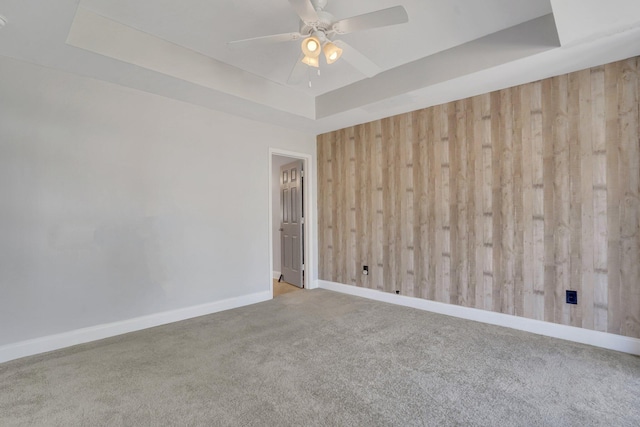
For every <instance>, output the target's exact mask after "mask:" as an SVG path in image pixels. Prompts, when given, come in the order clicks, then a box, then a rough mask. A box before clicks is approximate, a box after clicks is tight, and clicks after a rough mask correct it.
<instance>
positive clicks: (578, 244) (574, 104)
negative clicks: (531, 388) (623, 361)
mask: <svg viewBox="0 0 640 427" xmlns="http://www.w3.org/2000/svg"><path fill="white" fill-rule="evenodd" d="M568 79H569V81H568V94H567V115H568V116H567V120H568V130H567V138H568V140H567V144H568V155H569V177H568V179H569V183H568V184H569V192H570V197H569V203H570V204H569V229H568V233H569V240H570V247H569V267H568V270H569V274H570V278H569V288H570V289H572V290H575V291H577V292H578V295H579V296H580V297H579V298H578V304H577V305H568V304H564V306H565V307H566V308H567V309H568V310H569V316H568V317H569V318H568V319H565V324H568V325H571V326H577V327H580V326H582V311H583V309H582V307H583V305H582V304H581V302H582V301H581V299H582V298H581V296H582V295H583V292H582V236H581V233H582V168H581V150H580V139H579V138H580V76H579V74H578V73H572V74H569V76H568Z"/></svg>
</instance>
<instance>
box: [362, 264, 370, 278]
mask: <svg viewBox="0 0 640 427" xmlns="http://www.w3.org/2000/svg"><path fill="white" fill-rule="evenodd" d="M362 274H363V275H365V276H368V275H369V266H368V265H363V266H362Z"/></svg>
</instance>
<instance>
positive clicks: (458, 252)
mask: <svg viewBox="0 0 640 427" xmlns="http://www.w3.org/2000/svg"><path fill="white" fill-rule="evenodd" d="M466 105H467V104H466V103H465V101H457V102H456V103H455V109H454V117H453V119H454V120H455V122H456V125H455V126H456V133H455V140H453V142H452V152H453V153H454V154H453V156H452V158H451V162H450V163H451V172H452V177H453V180H454V182H452V186H453V188H455V197H453V196H452V200H454V201H455V205H454V206H452V208H451V223H452V225H451V242H452V251H451V257H452V258H451V259H452V266H453V271H452V283H453V286H452V292H454V293H455V297H456V304H459V305H462V306H467V307H468V306H469V254H468V252H467V250H468V246H469V227H468V219H469V214H468V194H467V189H468V187H469V177H468V160H467V157H468V151H469V149H468V144H467V121H466V114H467V111H466ZM453 299H454V298H453V296H452V303H453Z"/></svg>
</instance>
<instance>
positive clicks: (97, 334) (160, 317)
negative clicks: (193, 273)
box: [0, 291, 272, 363]
mask: <svg viewBox="0 0 640 427" xmlns="http://www.w3.org/2000/svg"><path fill="white" fill-rule="evenodd" d="M271 298H272V295H271V292H270V291H265V292H258V293H255V294H250V295H244V296H241V297H236V298H229V299H225V300H222V301H216V302H212V303H207V304H201V305H195V306H192V307H186V308H180V309H177V310H171V311H164V312H162V313H156V314H150V315H147V316H141V317H136V318H133V319H128V320H122V321H118V322H113V323H106V324H103V325H97V326H91V327H88V328H82V329H76V330H73V331H69V332H64V333H61V334H56V335H49V336H46V337H41V338H35V339H31V340H27V341H21V342H17V343H14V344H7V345H4V346H0V363H2V362H8V361H9V360H14V359H18V358H21V357H25V356H32V355H34V354H39V353H45V352H47V351H52V350H58V349H61V348H65V347H71V346H73V345H77V344H83V343H87V342H90V341H96V340H100V339H104V338H109V337H113V336H116V335H121V334H126V333H128V332H135V331H139V330H142V329H147V328H152V327H154V326H160V325H166V324H167V323H173V322H178V321H180V320H186V319H191V318H193V317H198V316H204V315H207V314H212V313H217V312H220V311H225V310H230V309H232V308H238V307H243V306H245V305H251V304H256V303H259V302H263V301H267V300H270V299H271Z"/></svg>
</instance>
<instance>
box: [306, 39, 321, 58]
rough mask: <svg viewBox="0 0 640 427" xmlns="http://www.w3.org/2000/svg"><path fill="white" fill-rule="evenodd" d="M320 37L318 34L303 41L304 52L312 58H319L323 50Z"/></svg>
mask: <svg viewBox="0 0 640 427" xmlns="http://www.w3.org/2000/svg"><path fill="white" fill-rule="evenodd" d="M321 50H322V49H321V44H320V39H319V38H318V37H316V36H310V37H307V38H306V39H304V40H303V41H302V53H304V54H305V56H307V57H310V58H317V57H318V56H320V51H321Z"/></svg>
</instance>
